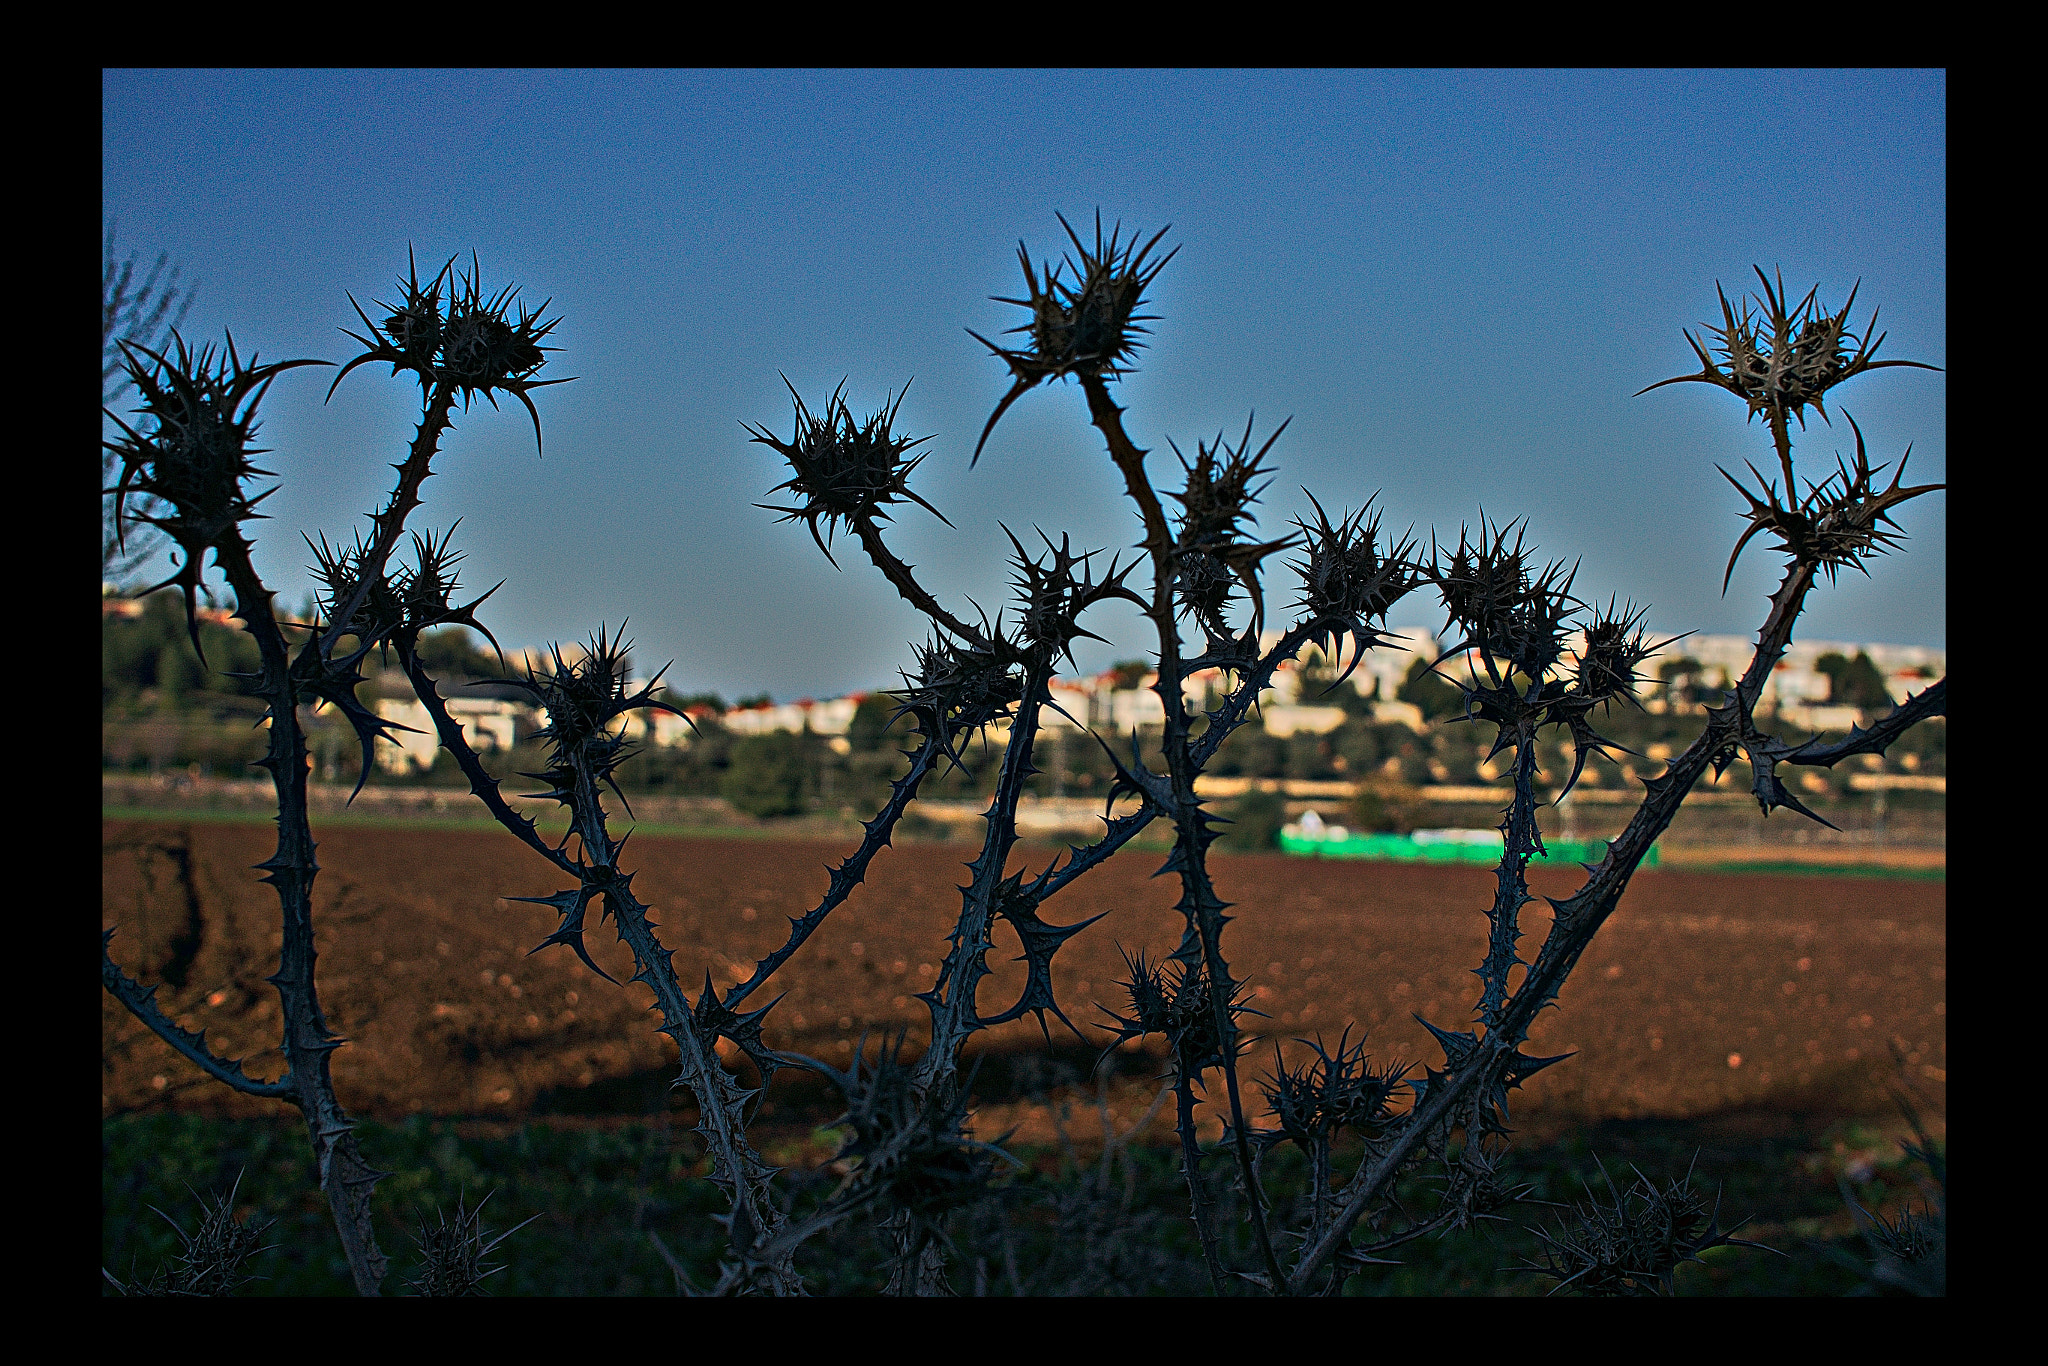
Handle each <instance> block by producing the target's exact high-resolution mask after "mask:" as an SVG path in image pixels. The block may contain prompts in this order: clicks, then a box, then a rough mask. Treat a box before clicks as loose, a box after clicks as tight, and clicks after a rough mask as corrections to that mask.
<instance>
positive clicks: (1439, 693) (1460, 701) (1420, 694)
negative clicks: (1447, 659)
mask: <svg viewBox="0 0 2048 1366" xmlns="http://www.w3.org/2000/svg"><path fill="white" fill-rule="evenodd" d="M1429 665H1430V661H1429V660H1426V659H1418V660H1416V661H1415V662H1414V663H1413V664H1410V665H1409V666H1408V675H1407V677H1406V678H1404V679H1402V680H1401V687H1400V689H1399V691H1397V692H1396V693H1395V694H1394V696H1395V697H1396V698H1397V699H1399V700H1400V701H1403V702H1408V703H1412V704H1413V705H1414V706H1416V707H1418V708H1420V709H1421V711H1422V716H1423V719H1424V720H1427V721H1437V720H1441V719H1442V718H1444V717H1446V716H1461V715H1463V714H1464V711H1465V699H1464V697H1463V696H1462V695H1460V694H1459V692H1458V690H1457V689H1456V688H1454V687H1452V686H1451V685H1450V684H1448V683H1446V682H1444V681H1443V679H1441V678H1439V677H1437V676H1436V675H1435V674H1434V673H1432V672H1430V668H1429Z"/></svg>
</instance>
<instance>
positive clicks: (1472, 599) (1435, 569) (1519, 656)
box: [1424, 513, 1579, 684]
mask: <svg viewBox="0 0 2048 1366" xmlns="http://www.w3.org/2000/svg"><path fill="white" fill-rule="evenodd" d="M1526 530H1527V527H1526V524H1524V523H1520V522H1510V523H1508V524H1507V525H1506V526H1503V527H1495V526H1493V525H1491V524H1490V523H1489V522H1488V521H1487V520H1486V516H1485V514H1484V513H1482V514H1480V519H1479V534H1478V535H1477V536H1476V537H1474V536H1472V535H1470V534H1469V532H1468V530H1467V529H1466V528H1464V527H1460V528H1459V529H1458V546H1457V549H1456V550H1453V551H1451V552H1449V553H1448V554H1446V553H1444V552H1443V551H1442V550H1441V549H1440V548H1439V549H1436V550H1435V551H1434V553H1433V554H1432V556H1431V562H1430V564H1429V565H1428V566H1427V567H1426V569H1425V570H1424V573H1426V574H1427V575H1428V577H1429V579H1430V581H1431V582H1432V583H1434V584H1435V585H1436V588H1437V591H1438V593H1439V594H1440V595H1441V596H1442V598H1443V604H1444V610H1445V611H1446V612H1448V613H1449V620H1448V622H1447V624H1446V626H1445V629H1446V630H1449V629H1451V627H1453V626H1455V627H1456V628H1458V630H1459V631H1460V632H1462V633H1463V637H1464V639H1463V643H1461V644H1459V645H1457V646H1454V647H1452V648H1451V649H1449V650H1446V651H1445V653H1446V654H1455V653H1458V652H1459V651H1463V650H1467V649H1477V650H1478V651H1479V653H1480V657H1481V659H1482V660H1484V661H1485V663H1486V665H1487V667H1488V668H1489V669H1496V668H1497V669H1498V670H1499V671H1500V672H1501V673H1502V675H1503V676H1504V677H1505V676H1511V675H1513V674H1518V673H1519V674H1522V675H1525V676H1526V677H1527V678H1528V679H1530V680H1531V682H1532V684H1534V683H1540V682H1541V681H1542V680H1543V679H1544V678H1546V677H1547V676H1548V675H1549V674H1550V672H1551V671H1552V670H1553V669H1555V668H1556V666H1557V663H1558V661H1559V660H1560V659H1561V658H1562V657H1563V654H1564V640H1565V636H1566V634H1567V633H1568V632H1569V630H1570V620H1571V617H1572V614H1573V612H1574V611H1576V610H1577V608H1578V606H1579V600H1578V599H1577V598H1575V597H1573V596H1572V591H1571V589H1572V580H1573V578H1574V577H1575V576H1576V574H1577V571H1576V569H1567V568H1566V566H1565V564H1564V562H1563V561H1561V560H1556V561H1552V562H1551V563H1550V564H1548V565H1545V566H1544V567H1542V568H1541V569H1538V568H1536V567H1535V558H1534V553H1535V548H1534V547H1533V546H1528V545H1526V544H1525V539H1524V537H1525V532H1526ZM1511 533H1512V534H1513V535H1514V538H1515V539H1514V543H1513V544H1512V545H1510V544H1509V542H1508V536H1509V535H1510V534H1511Z"/></svg>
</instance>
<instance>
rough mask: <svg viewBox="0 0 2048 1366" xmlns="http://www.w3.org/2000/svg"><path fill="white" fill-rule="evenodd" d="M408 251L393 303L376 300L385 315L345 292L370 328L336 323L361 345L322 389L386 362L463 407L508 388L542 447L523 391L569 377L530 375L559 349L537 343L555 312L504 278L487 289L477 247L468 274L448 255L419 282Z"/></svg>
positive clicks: (535, 414) (535, 413) (536, 418)
mask: <svg viewBox="0 0 2048 1366" xmlns="http://www.w3.org/2000/svg"><path fill="white" fill-rule="evenodd" d="M406 256H407V262H408V267H407V272H406V278H404V279H402V280H400V281H399V282H398V288H399V291H400V294H399V302H398V303H395V304H386V303H380V304H378V305H377V307H378V308H380V309H382V310H384V320H383V322H381V323H378V322H372V321H371V319H370V315H369V314H368V313H365V312H364V311H363V307H362V305H361V304H358V303H356V301H355V296H354V295H350V296H349V303H350V305H351V306H353V307H354V308H355V310H356V316H357V317H359V318H361V319H362V320H363V328H364V331H365V332H366V333H367V334H368V335H362V334H359V333H355V332H350V331H348V329H346V328H344V329H342V330H343V332H344V334H345V335H347V336H348V337H350V338H352V339H353V340H355V341H356V342H357V343H359V344H360V345H361V346H362V347H363V348H364V349H363V353H362V354H361V355H359V356H357V357H356V358H355V359H354V360H351V361H350V362H349V363H348V364H347V365H344V366H343V367H342V368H341V371H340V373H339V374H337V375H335V377H334V383H333V384H332V385H330V386H329V387H328V390H327V393H328V396H329V397H330V398H331V397H333V395H334V391H335V389H337V388H339V387H340V386H341V382H342V380H344V379H345V378H347V377H348V373H349V371H351V370H353V369H355V368H356V367H357V366H358V365H369V364H383V363H389V364H390V366H391V373H392V374H394V375H396V374H400V373H409V374H411V375H413V376H414V377H415V378H416V379H418V380H419V382H420V388H421V389H422V390H424V391H427V392H429V393H431V392H435V391H445V392H447V393H449V394H451V395H452V396H454V397H458V398H460V399H461V400H462V403H463V406H464V407H468V406H469V402H470V400H471V399H473V398H475V397H477V396H478V395H481V396H482V397H483V398H484V400H485V401H486V402H488V403H489V404H490V405H491V406H492V407H493V408H495V407H497V406H498V395H499V394H510V395H512V396H513V397H514V398H516V399H518V400H519V401H520V403H522V404H524V405H525V407H526V412H527V415H528V416H529V417H531V418H532V419H533V443H534V448H535V449H536V450H538V449H540V440H541V438H540V412H539V410H538V409H536V408H535V407H534V406H533V400H532V399H531V398H529V397H528V395H529V394H530V393H532V391H533V390H535V389H543V388H546V387H547V386H548V385H550V384H566V383H568V382H569V379H568V377H565V378H563V379H536V378H535V376H536V375H538V374H539V373H540V369H541V367H542V366H543V365H545V364H546V363H547V355H548V353H549V352H550V351H553V350H556V349H557V348H555V347H552V346H543V345H541V343H542V342H543V341H544V340H546V339H547V336H548V334H549V333H551V332H553V331H554V330H555V327H556V326H557V325H558V324H559V323H560V322H561V319H560V318H544V317H543V316H542V315H543V314H545V313H546V312H547V307H548V304H547V302H543V303H542V304H541V306H540V307H539V308H537V309H531V310H529V309H528V308H527V307H526V306H525V305H524V304H517V300H518V296H519V290H518V288H517V286H513V285H507V286H506V287H505V288H504V289H501V290H499V291H498V292H497V293H495V294H491V295H488V296H487V295H486V294H485V293H484V287H483V268H482V266H481V265H480V264H479V263H478V261H477V257H476V253H475V252H471V253H470V258H469V260H470V269H469V272H468V273H467V274H463V275H456V274H454V273H453V272H454V270H455V262H456V260H457V258H456V257H453V256H451V257H449V258H448V262H447V264H446V265H443V266H442V267H441V269H440V271H439V272H438V273H437V274H436V275H435V276H434V278H433V279H432V280H430V281H428V282H427V283H426V284H424V285H423V284H421V283H420V277H419V269H418V266H417V265H416V264H414V263H413V262H412V259H411V258H412V253H411V252H410V251H409V250H408V251H407V253H406ZM549 302H552V301H549ZM515 304H517V308H516V319H515Z"/></svg>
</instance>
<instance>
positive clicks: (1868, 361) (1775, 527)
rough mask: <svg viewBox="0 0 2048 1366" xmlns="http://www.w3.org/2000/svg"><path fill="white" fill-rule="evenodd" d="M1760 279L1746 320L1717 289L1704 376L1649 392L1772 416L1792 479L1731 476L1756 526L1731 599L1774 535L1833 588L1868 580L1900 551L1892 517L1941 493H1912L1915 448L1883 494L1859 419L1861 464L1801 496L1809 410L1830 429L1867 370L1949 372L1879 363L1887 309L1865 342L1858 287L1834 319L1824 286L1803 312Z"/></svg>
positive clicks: (1873, 316)
mask: <svg viewBox="0 0 2048 1366" xmlns="http://www.w3.org/2000/svg"><path fill="white" fill-rule="evenodd" d="M1756 276H1757V280H1758V282H1759V283H1760V284H1761V285H1762V286H1763V292H1762V294H1760V295H1751V296H1749V297H1747V298H1745V299H1744V300H1743V301H1742V307H1741V311H1740V312H1739V313H1738V312H1737V310H1736V307H1735V305H1733V304H1731V303H1730V302H1729V301H1728V295H1727V293H1726V292H1725V291H1723V290H1721V288H1720V286H1719V285H1718V284H1717V285H1716V286H1715V291H1716V293H1717V294H1719V296H1720V300H1721V324H1720V326H1718V327H1715V326H1712V325H1708V326H1706V327H1703V328H1702V329H1701V333H1702V335H1703V336H1705V337H1707V338H1709V339H1711V341H1712V345H1711V346H1709V345H1708V344H1707V343H1706V342H1704V341H1702V340H1701V338H1700V337H1696V336H1694V335H1693V334H1692V333H1691V332H1687V333H1686V334H1685V339H1686V341H1687V342H1689V343H1691V345H1692V349H1693V352H1694V353H1695V354H1696V355H1698V356H1699V358H1700V370H1699V373H1697V374H1692V375H1674V376H1672V377H1671V378H1670V379H1665V380H1659V381H1658V382H1657V383H1655V384H1652V385H1650V386H1649V387H1648V388H1646V389H1643V390H1641V391H1639V392H1641V393H1645V394H1646V393H1649V392H1650V390H1651V389H1661V388H1663V387H1664V386H1665V385H1667V384H1710V385H1713V386H1714V387H1715V388H1717V389H1725V390H1726V391H1728V392H1729V393H1731V394H1733V395H1735V396H1736V397H1737V398H1739V399H1741V400H1742V401H1743V402H1744V404H1746V405H1747V406H1748V408H1749V415H1750V417H1751V418H1752V419H1755V418H1757V417H1762V418H1764V419H1765V421H1766V422H1768V423H1769V424H1770V426H1771V430H1772V434H1773V437H1774V439H1775V440H1776V442H1777V445H1778V452H1779V474H1780V476H1781V477H1782V478H1783V480H1784V489H1783V491H1782V495H1781V492H1780V490H1779V488H1778V485H1777V483H1776V481H1774V480H1771V479H1769V478H1767V477H1765V476H1764V475H1763V474H1762V473H1760V472H1759V471H1758V470H1757V469H1756V466H1755V465H1754V464H1752V465H1750V467H1749V468H1750V473H1751V475H1753V476H1754V477H1755V480H1756V487H1755V488H1754V489H1751V488H1750V487H1748V486H1747V485H1745V484H1744V483H1743V482H1742V481H1740V480H1738V479H1736V478H1735V476H1733V475H1731V474H1728V472H1727V471H1726V470H1723V471H1722V474H1723V476H1724V477H1726V478H1727V479H1728V482H1729V483H1731V484H1733V485H1734V486H1735V488H1736V490H1737V491H1738V492H1739V493H1741V494H1742V497H1743V499H1744V501H1745V502H1746V503H1748V505H1749V506H1748V508H1747V509H1746V510H1745V512H1744V514H1743V515H1744V517H1745V519H1746V520H1747V521H1748V522H1749V526H1748V528H1747V529H1746V530H1745V531H1744V532H1743V534H1742V538H1741V539H1740V540H1739V541H1737V542H1736V544H1735V550H1734V553H1733V554H1731V555H1730V556H1729V557H1728V569H1727V573H1726V574H1724V575H1723V576H1722V581H1721V587H1722V591H1723V592H1725V591H1727V586H1728V582H1729V580H1730V579H1731V578H1732V577H1733V576H1734V573H1735V563H1736V560H1737V559H1739V558H1740V557H1741V555H1742V549H1743V547H1744V546H1746V545H1747V544H1748V543H1749V542H1750V540H1751V539H1752V538H1753V537H1755V536H1758V535H1760V534H1763V533H1766V532H1768V533H1770V534H1771V535H1774V536H1775V537H1777V539H1778V543H1779V546H1780V548H1781V549H1783V550H1784V551H1785V552H1786V554H1788V555H1790V556H1791V557H1792V558H1793V559H1795V560H1796V561H1798V562H1800V563H1803V564H1809V565H1812V566H1814V567H1817V568H1819V569H1820V570H1822V571H1823V572H1825V573H1826V574H1827V575H1828V577H1829V579H1830V580H1832V579H1833V578H1834V576H1835V574H1836V572H1837V571H1838V570H1841V569H1844V568H1855V569H1862V570H1864V572H1866V573H1867V572H1868V570H1867V568H1866V567H1865V563H1864V562H1865V561H1866V560H1868V559H1869V558H1870V557H1872V556H1874V555H1881V554H1883V553H1885V552H1886V551H1888V550H1890V549H1891V548H1892V547H1893V546H1894V545H1896V544H1897V543H1898V540H1899V535H1898V530H1897V523H1895V522H1894V521H1893V520H1892V518H1891V516H1890V513H1891V510H1892V509H1893V508H1895V507H1897V506H1898V505H1899V504H1901V503H1903V502H1905V501H1907V500H1908V499H1911V498H1916V497H1918V496H1920V495H1921V494H1923V493H1929V492H1932V491H1933V490H1935V489H1936V488H1939V487H1941V486H1940V485H1936V484H1927V485H1922V486H1920V487H1917V488H1906V487H1903V486H1902V484H1901V481H1902V479H1903V478H1904V475H1905V472H1906V461H1907V459H1908V458H1909V457H1910V456H1911V455H1912V448H1911V447H1908V448H1907V451H1906V454H1905V455H1904V456H1901V457H1900V459H1899V467H1898V469H1897V470H1896V471H1894V472H1893V475H1892V478H1891V480H1890V482H1889V483H1888V484H1883V485H1881V484H1880V483H1879V480H1878V476H1879V475H1880V474H1881V473H1882V472H1883V471H1884V469H1885V468H1886V466H1884V465H1875V466H1873V465H1872V464H1871V463H1870V458H1869V454H1868V452H1867V451H1866V449H1865V447H1864V443H1863V431H1862V429H1861V428H1860V427H1857V426H1856V420H1855V419H1854V418H1853V417H1852V418H1849V426H1850V428H1851V429H1852V430H1853V431H1854V432H1855V434H1856V459H1855V463H1854V465H1853V466H1852V465H1851V464H1849V463H1848V462H1846V461H1843V460H1841V459H1839V458H1837V460H1836V468H1835V471H1834V472H1833V473H1831V474H1829V475H1827V476H1826V477H1825V478H1823V479H1821V480H1819V481H1818V482H1814V481H1811V480H1809V481H1807V485H1806V490H1807V491H1806V492H1805V493H1804V494H1801V493H1800V492H1799V490H1798V488H1797V486H1796V485H1797V482H1798V481H1797V479H1796V476H1795V475H1794V474H1793V470H1792V460H1791V453H1790V445H1789V441H1788V439H1787V437H1786V435H1785V433H1786V427H1787V424H1788V423H1789V422H1793V421H1796V422H1798V424H1799V426H1800V428H1801V430H1804V429H1805V426H1806V410H1807V409H1808V408H1809V407H1810V408H1812V409H1813V410H1814V411H1815V412H1816V413H1818V414H1819V415H1820V419H1821V421H1823V422H1829V421H1830V419H1829V417H1828V409H1827V396H1828V391H1829V390H1831V389H1833V388H1834V387H1835V386H1836V385H1838V384H1841V383H1843V382H1844V381H1846V380H1850V379H1853V378H1855V377H1856V376H1857V375H1860V374H1863V373H1864V372H1865V371H1869V370H1883V369H1886V368H1889V367H1892V366H1905V367H1910V368H1912V369H1916V370H1935V369H1938V368H1939V367H1938V366H1933V365H1927V364H1925V363H1923V362H1921V361H1912V360H1879V359H1878V358H1877V352H1878V348H1879V347H1880V346H1882V345H1883V344H1884V339H1885V334H1884V333H1881V332H1879V331H1878V330H1877V310H1876V309H1872V310H1871V312H1870V318H1869V320H1868V321H1867V322H1866V323H1865V324H1864V326H1863V330H1862V331H1861V332H1860V333H1859V332H1856V331H1854V330H1852V329H1851V327H1850V318H1849V315H1850V313H1851V311H1852V310H1853V309H1854V308H1855V306H1856V292H1857V291H1856V289H1855V288H1852V289H1850V291H1849V297H1848V299H1847V300H1846V301H1845V302H1844V303H1843V305H1842V307H1841V310H1840V311H1839V312H1831V311H1829V310H1828V309H1827V308H1826V307H1825V306H1824V305H1823V304H1822V303H1821V302H1820V289H1819V286H1815V287H1814V288H1813V289H1811V290H1809V291H1807V294H1806V297H1805V298H1804V299H1801V300H1800V301H1799V303H1797V304H1796V305H1795V304H1792V303H1791V301H1790V299H1791V296H1790V295H1789V294H1787V293H1786V290H1785V281H1784V277H1783V275H1782V274H1781V275H1780V276H1779V277H1778V279H1777V280H1776V282H1775V283H1774V282H1773V281H1772V279H1771V278H1770V277H1769V276H1767V275H1765V274H1764V272H1763V269H1762V267H1757V268H1756ZM1844 416H1845V417H1846V416H1847V414H1844Z"/></svg>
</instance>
